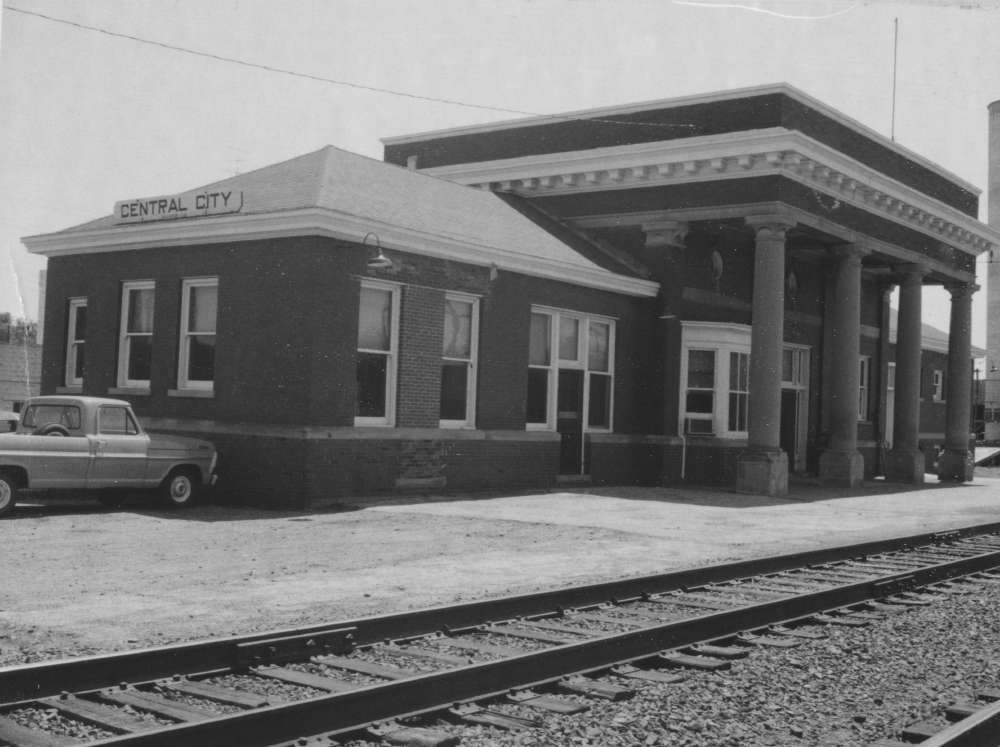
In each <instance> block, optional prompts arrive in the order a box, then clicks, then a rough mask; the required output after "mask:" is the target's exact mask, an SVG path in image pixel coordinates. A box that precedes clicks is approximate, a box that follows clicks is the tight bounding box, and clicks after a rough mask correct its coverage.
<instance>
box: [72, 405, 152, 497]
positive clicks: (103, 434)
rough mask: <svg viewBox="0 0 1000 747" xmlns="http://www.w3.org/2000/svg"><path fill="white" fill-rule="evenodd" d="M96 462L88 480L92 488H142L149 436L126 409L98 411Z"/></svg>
mask: <svg viewBox="0 0 1000 747" xmlns="http://www.w3.org/2000/svg"><path fill="white" fill-rule="evenodd" d="M93 439H94V446H95V449H94V461H93V464H92V465H91V468H90V474H89V475H88V478H87V487H90V488H116V487H117V488H135V487H142V486H143V479H144V478H145V475H146V456H147V453H148V451H149V436H147V435H146V434H145V433H142V432H140V430H139V426H138V425H136V422H135V420H134V419H133V418H132V413H130V412H129V410H128V408H127V407H118V406H114V405H105V406H102V407H101V408H100V409H99V410H98V411H97V434H96V435H95V436H93Z"/></svg>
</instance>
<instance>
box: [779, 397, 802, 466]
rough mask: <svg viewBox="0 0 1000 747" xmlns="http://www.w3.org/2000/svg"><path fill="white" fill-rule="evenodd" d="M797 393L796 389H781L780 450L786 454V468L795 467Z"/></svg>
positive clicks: (797, 414)
mask: <svg viewBox="0 0 1000 747" xmlns="http://www.w3.org/2000/svg"><path fill="white" fill-rule="evenodd" d="M798 426H799V393H798V390H796V389H782V390H781V450H782V451H784V452H785V453H786V454H788V468H789V469H790V470H792V471H794V470H795V469H796V464H797V460H796V457H797V456H798V446H799V444H798V441H799V439H798V433H799V427H798Z"/></svg>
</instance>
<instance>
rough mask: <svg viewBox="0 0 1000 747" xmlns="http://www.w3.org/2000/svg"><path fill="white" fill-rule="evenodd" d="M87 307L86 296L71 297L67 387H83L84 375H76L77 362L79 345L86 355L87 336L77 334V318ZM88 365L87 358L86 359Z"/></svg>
mask: <svg viewBox="0 0 1000 747" xmlns="http://www.w3.org/2000/svg"><path fill="white" fill-rule="evenodd" d="M86 308H87V299H86V298H85V297H80V298H71V299H69V314H68V319H67V324H66V371H65V376H64V383H65V385H66V386H67V387H78V388H79V387H82V386H83V377H82V376H79V377H78V376H76V363H77V358H78V356H79V347H80V346H81V345H82V346H84V356H85V357H86V344H87V340H86V338H81V337H79V336H78V335H77V318H78V316H77V315H78V314H79V313H80V309H86ZM84 365H86V360H85V361H84Z"/></svg>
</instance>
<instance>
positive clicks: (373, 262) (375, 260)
mask: <svg viewBox="0 0 1000 747" xmlns="http://www.w3.org/2000/svg"><path fill="white" fill-rule="evenodd" d="M370 236H373V237H374V238H375V248H376V253H375V256H370V257H368V260H367V262H366V263H365V266H366V267H367V268H368V269H369V270H388V269H389V268H390V267H392V266H393V264H392V260H391V259H389V258H388V257H387V256H385V254H383V253H382V242H380V241H379V240H378V234H377V233H375V232H374V231H369V232H368V233H366V234H365V237H364V238H363V239H362V240H361V246H367V245H368V237H370Z"/></svg>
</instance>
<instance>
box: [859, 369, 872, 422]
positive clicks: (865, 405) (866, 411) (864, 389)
mask: <svg viewBox="0 0 1000 747" xmlns="http://www.w3.org/2000/svg"><path fill="white" fill-rule="evenodd" d="M871 382H872V357H871V356H870V355H859V356H858V412H857V415H858V422H861V423H867V422H868V421H869V420H871Z"/></svg>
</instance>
